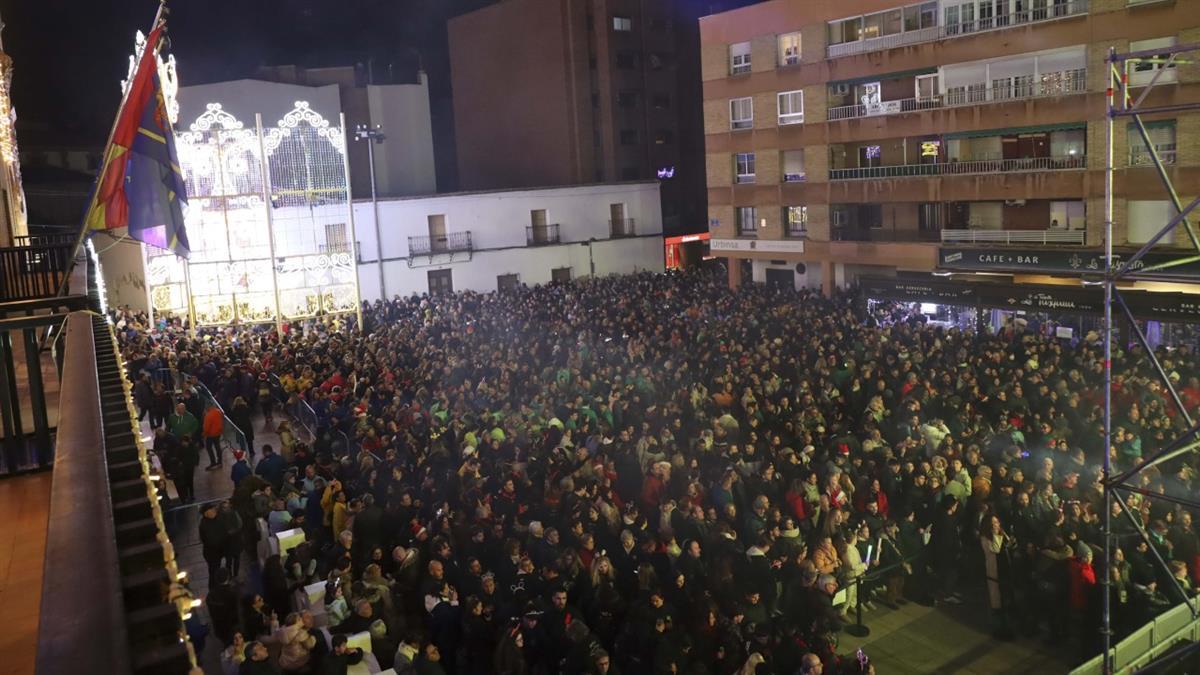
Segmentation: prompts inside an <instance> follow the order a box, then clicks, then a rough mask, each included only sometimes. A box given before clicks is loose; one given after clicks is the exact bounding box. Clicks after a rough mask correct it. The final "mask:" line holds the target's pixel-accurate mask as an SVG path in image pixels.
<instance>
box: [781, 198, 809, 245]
mask: <svg viewBox="0 0 1200 675" xmlns="http://www.w3.org/2000/svg"><path fill="white" fill-rule="evenodd" d="M783 227H784V233H785V234H787V236H789V237H807V236H808V207H807V206H785V207H783Z"/></svg>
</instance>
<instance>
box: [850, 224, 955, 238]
mask: <svg viewBox="0 0 1200 675" xmlns="http://www.w3.org/2000/svg"><path fill="white" fill-rule="evenodd" d="M830 234H831V235H832V237H831V238H832V240H833V241H879V242H914V241H929V242H934V241H937V240H938V233H937V232H936V231H933V230H897V229H895V228H891V227H866V226H861V225H834V226H833V227H832V228H831V230H830Z"/></svg>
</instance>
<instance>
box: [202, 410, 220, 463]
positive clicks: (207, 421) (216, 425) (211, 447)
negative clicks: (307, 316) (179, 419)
mask: <svg viewBox="0 0 1200 675" xmlns="http://www.w3.org/2000/svg"><path fill="white" fill-rule="evenodd" d="M203 432H204V449H205V450H207V451H208V468H209V469H210V470H211V469H215V468H217V467H219V466H221V465H222V464H223V463H224V462H223V460H222V458H221V434H223V433H225V414H224V413H222V412H221V409H220V408H218V407H217V404H216V403H209V404H208V407H207V408H206V409H205V411H204V428H203Z"/></svg>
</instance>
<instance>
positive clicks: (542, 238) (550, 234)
mask: <svg viewBox="0 0 1200 675" xmlns="http://www.w3.org/2000/svg"><path fill="white" fill-rule="evenodd" d="M557 243H559V234H558V224H557V223H555V224H551V225H528V226H526V227H525V244H526V245H527V246H545V245H546V244H557Z"/></svg>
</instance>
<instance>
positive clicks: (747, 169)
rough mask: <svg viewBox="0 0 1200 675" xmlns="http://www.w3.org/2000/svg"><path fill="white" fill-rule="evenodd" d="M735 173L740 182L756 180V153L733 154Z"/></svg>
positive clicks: (737, 180)
mask: <svg viewBox="0 0 1200 675" xmlns="http://www.w3.org/2000/svg"><path fill="white" fill-rule="evenodd" d="M733 168H734V175H735V176H736V182H738V183H753V182H754V153H753V152H739V153H737V154H736V155H734V156H733Z"/></svg>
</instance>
